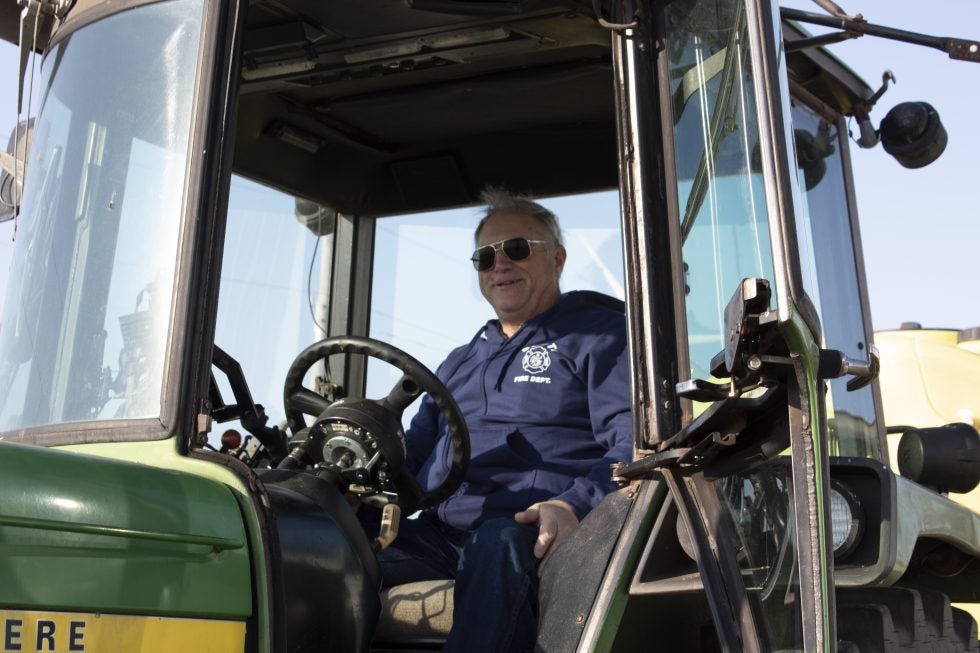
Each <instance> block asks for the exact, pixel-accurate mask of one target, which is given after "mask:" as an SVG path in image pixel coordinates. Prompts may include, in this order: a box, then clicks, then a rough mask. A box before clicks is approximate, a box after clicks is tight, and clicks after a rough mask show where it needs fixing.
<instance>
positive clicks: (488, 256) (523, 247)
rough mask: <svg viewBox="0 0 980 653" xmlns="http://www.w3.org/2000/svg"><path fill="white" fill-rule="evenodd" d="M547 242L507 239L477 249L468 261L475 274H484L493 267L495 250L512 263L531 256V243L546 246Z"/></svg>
mask: <svg viewBox="0 0 980 653" xmlns="http://www.w3.org/2000/svg"><path fill="white" fill-rule="evenodd" d="M548 242H550V241H547V240H528V239H527V238H508V239H507V240H501V241H498V242H496V243H490V244H489V245H484V246H483V247H478V248H476V249H475V250H474V251H473V256H471V257H470V260H471V261H473V267H474V268H476V271H477V272H486V271H487V270H489V269H490V268H492V267H493V264H494V262H495V261H496V260H497V250H500V251H502V252H503V253H504V254H506V255H507V258H509V259H510V260H512V261H523V260H524V259H526V258H527V257H528V256H530V255H531V243H534V244H536V245H546V244H548Z"/></svg>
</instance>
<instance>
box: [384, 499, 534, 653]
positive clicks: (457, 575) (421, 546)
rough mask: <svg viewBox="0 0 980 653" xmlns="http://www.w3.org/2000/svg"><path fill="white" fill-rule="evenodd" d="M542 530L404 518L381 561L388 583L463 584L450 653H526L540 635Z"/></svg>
mask: <svg viewBox="0 0 980 653" xmlns="http://www.w3.org/2000/svg"><path fill="white" fill-rule="evenodd" d="M537 536H538V529H537V527H535V526H528V525H525V524H518V523H517V522H516V521H514V520H513V519H512V518H509V517H504V518H500V519H491V520H489V521H486V522H484V523H483V524H481V525H480V526H479V527H477V529H476V530H474V531H461V530H459V529H456V528H453V527H452V526H447V525H446V524H443V523H442V522H440V521H439V520H438V519H436V518H435V517H431V516H428V515H425V514H423V515H421V516H420V517H419V518H418V519H403V520H402V522H401V525H400V530H399V534H398V538H397V539H396V540H395V541H394V543H393V544H392V545H391V546H390V547H388V548H387V549H385V550H384V551H382V552H381V553H380V554H379V555H378V562H380V563H381V577H382V585H384V586H385V587H389V586H392V585H402V584H404V583H412V582H416V581H420V580H437V579H443V578H454V579H456V589H455V593H454V597H453V602H454V608H453V629H452V632H451V633H450V635H449V639H448V640H447V641H446V646H445V648H444V649H443V650H444V651H451V652H462V651H465V652H466V653H481V652H483V651H486V652H487V653H510V652H513V653H524V652H525V651H531V650H533V649H534V640H535V637H536V635H537V601H538V575H537V563H538V561H537V559H536V558H535V557H534V542H535V540H536V539H537Z"/></svg>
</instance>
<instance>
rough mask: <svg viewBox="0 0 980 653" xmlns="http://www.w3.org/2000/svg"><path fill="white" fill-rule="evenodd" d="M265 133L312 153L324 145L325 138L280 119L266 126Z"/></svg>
mask: <svg viewBox="0 0 980 653" xmlns="http://www.w3.org/2000/svg"><path fill="white" fill-rule="evenodd" d="M265 133H266V134H268V135H269V136H272V137H273V138H276V139H279V140H280V141H282V142H283V143H286V144H288V145H292V146H293V147H298V148H299V149H301V150H304V151H306V152H309V153H310V154H316V153H317V152H319V151H320V148H322V147H323V139H322V138H320V137H319V136H317V135H315V134H311V133H310V132H308V131H305V130H303V129H299V128H298V127H293V126H291V125H287V124H286V123H283V122H280V121H278V120H276V121H274V122H272V123H271V124H270V125H269V126H268V127H266V129H265Z"/></svg>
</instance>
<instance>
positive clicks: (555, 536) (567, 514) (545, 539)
mask: <svg viewBox="0 0 980 653" xmlns="http://www.w3.org/2000/svg"><path fill="white" fill-rule="evenodd" d="M514 519H515V520H517V522H518V523H521V524H537V526H538V540H537V542H535V543H534V557H535V558H538V559H539V560H540V561H541V562H540V563H538V575H539V576H540V575H541V570H542V569H543V568H544V563H545V562H546V561H547V560H548V557H549V556H550V555H551V554H552V552H553V551H554V550H555V547H557V546H558V545H559V544H560V543H561V541H562V540H564V539H565V538H566V537H567V536H568V534H569V533H571V532H572V531H573V530H575V527H576V526H578V517H576V516H575V512H574V511H573V510H572V507H571V506H570V505H568V504H567V503H565V502H564V501H561V500H560V499H551V500H550V501H542V502H541V503H536V504H534V505H533V506H531V507H530V508H528V509H527V510H524V511H522V512H519V513H517V514H516V515H514Z"/></svg>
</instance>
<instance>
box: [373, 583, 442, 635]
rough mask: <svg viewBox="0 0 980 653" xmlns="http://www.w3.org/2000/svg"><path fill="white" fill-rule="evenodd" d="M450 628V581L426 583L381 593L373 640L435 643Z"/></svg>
mask: <svg viewBox="0 0 980 653" xmlns="http://www.w3.org/2000/svg"><path fill="white" fill-rule="evenodd" d="M452 625H453V581H451V580H426V581H420V582H418V583H407V584H405V585H396V586H394V587H386V588H384V589H383V590H381V618H380V619H379V620H378V630H377V634H376V635H375V638H374V641H375V642H376V643H378V642H385V643H395V642H397V643H400V644H408V643H420V644H421V643H438V642H442V641H443V640H445V639H446V636H447V635H449V629H450V628H452Z"/></svg>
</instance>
